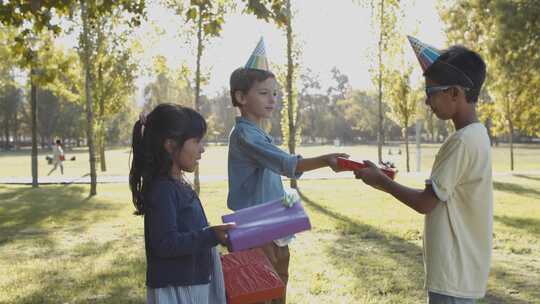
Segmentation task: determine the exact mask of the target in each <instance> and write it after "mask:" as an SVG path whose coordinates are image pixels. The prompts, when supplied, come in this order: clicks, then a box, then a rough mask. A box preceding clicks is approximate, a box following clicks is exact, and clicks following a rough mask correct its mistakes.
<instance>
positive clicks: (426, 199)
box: [381, 178, 439, 214]
mask: <svg viewBox="0 0 540 304" xmlns="http://www.w3.org/2000/svg"><path fill="white" fill-rule="evenodd" d="M381 188H382V190H383V191H385V192H387V193H389V194H390V195H392V196H393V197H395V198H396V199H397V200H399V201H400V202H402V203H404V204H405V205H407V206H409V207H411V208H412V209H414V210H415V211H416V212H418V213H421V214H428V213H429V212H431V210H433V208H435V206H436V205H437V203H438V201H439V200H438V199H437V196H436V195H435V193H434V192H433V190H432V189H431V187H430V186H427V187H426V189H424V190H419V189H413V188H409V187H407V186H404V185H401V184H399V183H397V182H395V181H393V180H391V179H389V178H388V179H385V182H384V183H383V184H382V185H381Z"/></svg>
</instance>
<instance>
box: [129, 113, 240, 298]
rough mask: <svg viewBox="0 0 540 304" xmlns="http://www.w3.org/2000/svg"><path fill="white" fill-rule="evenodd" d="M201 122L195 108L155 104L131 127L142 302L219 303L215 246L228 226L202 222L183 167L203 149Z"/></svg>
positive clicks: (192, 165) (224, 239)
mask: <svg viewBox="0 0 540 304" xmlns="http://www.w3.org/2000/svg"><path fill="white" fill-rule="evenodd" d="M205 133H206V122H205V121H204V118H203V117H202V116H201V115H200V114H199V113H197V112H196V111H194V110H192V109H189V108H185V107H182V106H179V105H174V104H160V105H158V106H156V107H155V108H154V110H153V111H152V112H150V114H148V116H147V117H141V118H140V119H139V120H138V121H137V122H136V123H135V126H134V127H133V142H132V149H133V160H132V163H131V170H130V176H129V184H130V189H131V193H132V200H133V204H134V205H135V209H136V211H135V214H138V215H143V216H144V239H145V247H146V261H147V271H146V285H147V301H148V303H197V304H198V303H204V304H207V303H225V291H224V285H223V272H222V270H221V263H220V259H219V255H218V253H217V250H216V248H215V247H216V245H218V244H222V245H227V243H228V237H227V231H228V230H229V229H230V228H232V227H234V224H232V223H231V224H223V225H217V226H208V221H207V219H206V215H205V214H204V210H203V207H202V205H201V202H200V200H199V197H198V196H197V193H196V192H195V191H193V189H192V188H191V186H190V185H189V183H188V182H186V180H185V179H184V176H183V172H193V171H194V170H195V167H196V166H197V163H198V161H199V159H200V158H201V154H202V153H203V152H204V147H203V144H202V139H203V137H204V135H205Z"/></svg>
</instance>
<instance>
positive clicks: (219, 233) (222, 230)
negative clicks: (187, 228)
mask: <svg viewBox="0 0 540 304" xmlns="http://www.w3.org/2000/svg"><path fill="white" fill-rule="evenodd" d="M234 227H236V223H225V224H221V225H214V226H210V227H208V228H209V229H212V230H213V231H214V233H215V234H216V237H217V239H218V242H219V243H220V244H221V245H223V246H227V247H228V246H229V234H228V233H227V232H228V231H229V230H230V229H232V228H234Z"/></svg>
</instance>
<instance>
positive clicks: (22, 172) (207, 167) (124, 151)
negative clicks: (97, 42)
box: [0, 144, 540, 180]
mask: <svg viewBox="0 0 540 304" xmlns="http://www.w3.org/2000/svg"><path fill="white" fill-rule="evenodd" d="M439 147H440V144H422V150H421V156H422V157H421V160H422V161H421V171H423V172H429V170H430V168H431V165H432V164H433V161H434V159H435V155H436V153H437V150H438V149H439ZM399 149H401V154H397V153H398V150H399ZM331 152H340V153H347V154H349V155H350V156H351V158H353V159H357V160H364V159H370V160H376V159H377V147H376V146H373V145H354V146H338V147H334V146H300V147H298V149H297V153H300V154H301V155H303V156H304V157H311V156H317V155H321V154H326V153H331ZM514 152H515V170H516V171H540V145H533V144H519V145H516V148H515V151H514ZM227 153H228V147H227V146H222V145H221V146H220V145H213V144H208V145H207V147H206V151H205V153H204V155H203V158H202V160H201V163H200V167H201V175H206V176H209V177H218V178H221V179H223V177H226V175H227ZM389 153H392V154H389ZM48 154H49V155H50V154H51V153H50V151H40V153H39V156H38V175H39V176H45V175H47V173H48V172H49V171H50V170H51V168H52V166H51V165H48V164H47V161H46V160H45V156H46V155H48ZM73 156H75V161H70V160H69V159H70V158H71V157H73ZM106 157H107V161H106V163H107V171H105V172H101V170H100V166H99V164H98V165H97V167H96V168H97V173H98V175H103V176H105V175H112V176H127V175H128V173H129V165H130V163H129V162H130V149H129V148H127V147H125V148H114V149H110V150H107V152H106ZM66 158H67V159H68V161H65V162H64V170H65V172H64V174H65V175H66V176H70V177H81V176H84V175H87V174H88V173H89V172H90V171H89V169H88V168H89V163H88V152H87V150H86V149H82V148H81V149H75V150H70V151H66ZM405 158H406V157H405V146H404V145H403V144H401V145H395V146H385V147H384V148H383V160H385V161H391V162H393V163H395V165H396V167H397V168H398V170H399V171H401V172H406V168H407V167H406V160H405ZM409 164H410V169H411V171H416V147H415V146H414V145H411V146H410V162H409ZM0 168H2V170H1V171H0V177H25V176H31V167H30V151H28V150H25V151H19V152H0ZM493 170H494V171H495V172H506V171H509V170H510V152H509V150H508V147H507V146H506V145H502V144H501V145H499V146H498V147H494V148H493ZM320 174H322V175H329V174H332V172H331V170H330V169H323V170H319V171H317V172H314V173H311V172H308V173H307V174H306V176H310V175H320ZM52 175H53V176H59V175H60V169H57V170H56V171H55V172H53V173H52ZM214 180H215V179H214Z"/></svg>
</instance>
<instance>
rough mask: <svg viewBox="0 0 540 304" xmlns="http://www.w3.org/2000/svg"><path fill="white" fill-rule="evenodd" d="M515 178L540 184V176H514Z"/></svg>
mask: <svg viewBox="0 0 540 304" xmlns="http://www.w3.org/2000/svg"><path fill="white" fill-rule="evenodd" d="M513 176H515V177H519V178H525V179H530V180H534V181H539V182H540V176H530V175H525V174H513Z"/></svg>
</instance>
